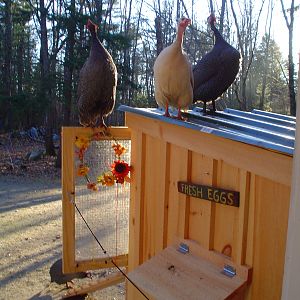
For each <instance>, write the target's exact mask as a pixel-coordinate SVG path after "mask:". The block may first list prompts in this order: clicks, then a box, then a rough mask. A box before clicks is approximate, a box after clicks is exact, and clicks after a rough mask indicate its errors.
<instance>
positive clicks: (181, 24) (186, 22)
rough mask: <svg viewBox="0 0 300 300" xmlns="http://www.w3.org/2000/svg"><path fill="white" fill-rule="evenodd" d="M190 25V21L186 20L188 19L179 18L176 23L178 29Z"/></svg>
mask: <svg viewBox="0 0 300 300" xmlns="http://www.w3.org/2000/svg"><path fill="white" fill-rule="evenodd" d="M190 24H191V19H188V18H184V17H183V18H181V19H180V20H179V22H178V25H179V26H180V27H183V28H184V29H185V28H186V27H187V26H189V25H190Z"/></svg>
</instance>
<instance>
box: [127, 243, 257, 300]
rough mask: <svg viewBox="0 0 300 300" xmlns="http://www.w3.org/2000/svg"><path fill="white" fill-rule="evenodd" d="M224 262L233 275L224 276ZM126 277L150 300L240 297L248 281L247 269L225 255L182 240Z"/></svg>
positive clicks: (205, 299) (248, 272) (199, 299)
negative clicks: (233, 271)
mask: <svg viewBox="0 0 300 300" xmlns="http://www.w3.org/2000/svg"><path fill="white" fill-rule="evenodd" d="M182 244H184V245H186V246H188V249H189V252H187V253H183V252H184V251H183V252H182V251H180V245H182ZM225 265H227V266H228V265H229V266H230V270H235V272H236V274H235V275H233V276H232V277H231V276H228V275H225V274H224V272H223V268H224V266H225ZM128 276H129V278H130V279H131V280H132V281H134V282H135V283H136V284H137V286H138V287H139V288H141V289H142V290H143V291H144V292H145V293H146V294H147V295H149V298H150V299H157V300H177V299H178V300H193V299H194V300H202V299H203V300H208V299H211V300H213V299H243V294H244V290H245V287H246V286H247V284H248V283H249V281H250V280H251V269H250V268H248V267H247V266H236V265H235V264H233V263H232V262H231V260H230V259H228V257H226V256H225V255H222V254H218V253H216V252H214V251H207V250H205V249H204V248H202V247H200V246H199V245H198V244H196V243H195V242H192V241H188V240H184V241H182V243H176V244H175V245H172V246H169V247H167V248H166V249H165V250H163V251H161V252H160V253H158V254H157V255H156V256H154V257H152V258H151V259H150V260H148V261H146V262H145V263H143V264H142V265H140V266H139V267H137V268H136V269H135V270H133V271H132V272H130V273H129V274H128ZM141 299H142V298H141Z"/></svg>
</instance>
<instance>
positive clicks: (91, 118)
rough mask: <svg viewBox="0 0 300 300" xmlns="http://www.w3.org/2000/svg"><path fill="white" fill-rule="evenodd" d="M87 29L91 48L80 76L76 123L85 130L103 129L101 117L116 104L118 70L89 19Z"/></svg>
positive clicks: (95, 26)
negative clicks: (77, 121)
mask: <svg viewBox="0 0 300 300" xmlns="http://www.w3.org/2000/svg"><path fill="white" fill-rule="evenodd" d="M86 27H87V29H88V30H89V32H90V34H91V47H90V53H89V57H88V58H87V60H86V62H85V64H84V65H83V67H82V69H81V70H80V74H79V83H78V91H77V95H78V111H79V122H80V124H81V125H83V126H86V127H88V126H90V127H106V125H105V123H104V120H103V118H104V117H106V116H108V115H109V114H110V113H111V112H112V111H113V108H114V105H115V98H116V87H117V68H116V66H115V64H114V61H113V59H112V57H111V55H110V54H109V53H108V51H107V50H106V49H105V48H104V46H103V45H102V43H101V42H100V41H99V39H98V37H97V29H98V26H97V25H96V24H94V23H93V22H92V21H91V20H88V22H87V25H86Z"/></svg>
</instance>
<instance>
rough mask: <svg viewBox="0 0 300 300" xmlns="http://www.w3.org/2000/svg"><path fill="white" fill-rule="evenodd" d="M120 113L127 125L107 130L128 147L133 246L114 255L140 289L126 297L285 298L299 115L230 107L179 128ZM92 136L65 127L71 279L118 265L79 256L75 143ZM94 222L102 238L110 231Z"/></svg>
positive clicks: (156, 117)
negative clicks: (88, 271)
mask: <svg viewBox="0 0 300 300" xmlns="http://www.w3.org/2000/svg"><path fill="white" fill-rule="evenodd" d="M119 109H120V110H121V111H124V112H125V113H126V126H128V127H126V128H112V129H110V131H111V133H112V135H113V136H114V138H117V139H120V140H131V144H130V147H131V154H130V163H131V165H132V166H133V172H132V174H131V184H130V194H128V195H127V196H128V203H129V198H130V204H129V207H128V211H129V219H128V227H129V240H128V247H127V249H125V250H122V251H119V252H118V253H117V252H116V255H113V259H114V261H115V262H116V263H117V264H118V265H119V266H120V267H122V266H123V267H127V270H128V273H127V274H128V275H127V276H128V277H129V279H130V281H132V282H134V283H135V286H134V285H132V284H131V283H130V282H129V281H128V282H127V291H126V298H127V299H128V300H142V299H147V298H148V299H157V300H169V299H170V300H171V299H172V300H176V299H178V300H179V299H180V300H193V299H195V300H196V299H197V300H201V299H252V300H260V299H263V300H268V299H270V300H276V299H280V298H281V291H282V281H283V270H284V262H285V249H286V235H287V224H288V214H289V204H290V203H289V202H290V189H291V177H292V161H293V149H294V140H295V124H296V121H295V118H292V117H287V116H281V115H276V114H272V113H266V112H262V111H256V110H254V111H253V112H251V113H249V112H241V111H237V110H232V109H226V110H225V111H223V112H217V113H216V114H214V115H210V114H207V115H203V114H202V112H201V109H198V108H195V109H194V110H192V111H188V112H187V113H185V114H184V117H186V118H187V121H186V122H182V121H178V120H175V119H171V118H167V117H164V116H162V112H161V111H159V110H158V109H143V108H132V107H128V106H121V107H120V108H119ZM92 133H93V131H92V129H89V128H78V127H71V128H64V129H63V261H64V272H66V273H68V272H79V271H84V270H89V269H97V268H100V267H107V266H113V265H112V264H110V262H109V263H108V264H107V258H106V257H103V256H101V255H100V256H95V257H92V258H91V257H88V256H83V257H80V256H78V255H77V254H78V253H77V251H78V249H77V248H78V245H77V244H78V242H76V231H77V225H76V224H77V223H76V211H75V208H74V205H73V204H74V201H77V200H76V199H77V198H78V195H77V194H78V193H77V192H76V175H75V173H76V172H75V169H74V168H75V167H74V161H75V160H76V159H75V157H74V153H75V152H74V141H75V138H76V136H78V135H85V134H92ZM101 139H102V140H106V139H108V140H109V139H110V138H107V137H102V138H101ZM101 149H102V148H101ZM96 150H97V149H96ZM76 197H77V198H76ZM108 197H110V196H108ZM78 201H79V203H80V200H78ZM103 201H104V200H103ZM105 201H106V200H105ZM82 203H86V202H85V200H83V201H82ZM104 203H105V205H106V202H104ZM82 205H84V204H82ZM82 209H83V210H84V209H85V208H84V206H82ZM86 209H89V208H88V207H87V208H86ZM112 217H114V216H112ZM93 219H95V218H93V217H91V221H92V220H93ZM97 225H98V226H100V229H99V234H100V233H101V226H104V225H101V224H100V225H99V224H97ZM105 225H107V224H105ZM86 235H88V234H86ZM100 238H101V237H100ZM80 239H81V238H80V237H79V238H78V240H80ZM83 241H85V239H83ZM113 253H114V252H113ZM121 280H122V276H115V277H112V278H110V279H108V280H107V281H105V282H100V283H99V284H95V286H94V289H97V288H103V287H105V286H107V285H109V284H115V283H118V282H120V281H121ZM137 287H138V288H137ZM139 289H140V290H141V291H142V292H143V293H144V294H145V295H146V296H145V295H143V293H141V292H140V291H139Z"/></svg>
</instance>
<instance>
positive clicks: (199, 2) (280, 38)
mask: <svg viewBox="0 0 300 300" xmlns="http://www.w3.org/2000/svg"><path fill="white" fill-rule="evenodd" d="M192 1H193V2H194V5H195V12H196V14H197V17H196V18H197V22H199V23H200V24H201V25H203V26H205V24H206V20H207V17H208V16H209V14H210V11H209V0H184V3H185V5H186V7H187V10H188V11H191V7H192ZM237 1H240V0H234V3H238V2H237ZM261 1H262V0H253V3H254V4H255V5H254V6H255V8H258V7H259V6H260V3H261ZM273 1H274V3H275V5H274V12H273V22H272V29H271V36H272V38H273V39H274V40H275V41H276V43H277V44H278V45H279V47H280V49H281V52H282V54H283V58H285V59H287V58H288V46H289V45H288V28H287V26H286V22H285V19H284V16H283V13H282V7H281V3H280V0H273ZM146 2H148V3H149V4H150V3H151V2H152V3H154V2H155V0H148V1H146ZM162 2H163V0H161V3H162ZM174 2H175V3H176V0H175V1H174ZM240 2H242V1H240ZM268 2H269V1H268V0H265V4H264V10H263V13H262V16H261V21H260V27H259V36H258V43H259V42H260V41H261V37H262V35H263V34H264V32H265V30H264V28H265V20H266V16H267V6H268ZM283 2H284V5H285V8H286V9H287V8H289V7H290V3H291V0H283ZM214 3H216V4H217V6H216V7H215V10H217V8H218V7H219V8H220V7H221V0H216V1H214ZM227 3H228V4H229V3H230V2H229V0H228V1H227ZM229 5H230V4H229ZM297 5H300V0H295V6H297ZM174 11H175V9H174ZM236 13H238V10H236ZM256 13H258V11H256ZM229 15H231V9H230V7H229ZM299 32H300V9H299V10H298V11H296V12H295V21H294V47H293V48H294V51H293V55H294V61H295V62H296V63H298V53H299V52H300V38H299Z"/></svg>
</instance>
